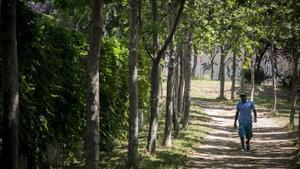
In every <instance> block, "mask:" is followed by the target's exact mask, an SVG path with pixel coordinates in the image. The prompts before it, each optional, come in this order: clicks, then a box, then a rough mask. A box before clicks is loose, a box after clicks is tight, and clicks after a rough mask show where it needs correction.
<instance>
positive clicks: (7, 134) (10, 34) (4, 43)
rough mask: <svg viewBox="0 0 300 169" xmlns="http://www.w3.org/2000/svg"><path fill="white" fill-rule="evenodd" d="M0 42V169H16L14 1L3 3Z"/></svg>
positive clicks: (17, 122)
mask: <svg viewBox="0 0 300 169" xmlns="http://www.w3.org/2000/svg"><path fill="white" fill-rule="evenodd" d="M1 3H2V6H1V13H0V14H1V18H0V24H1V25H0V26H1V27H0V28H1V32H0V36H1V37H0V40H1V43H0V45H1V47H0V49H1V51H0V52H1V53H0V56H1V58H2V59H3V60H2V85H3V86H2V87H3V146H2V148H3V150H2V160H3V161H2V162H1V166H0V167H1V168H3V169H4V168H7V169H17V168H19V164H18V159H19V148H18V145H19V81H18V59H17V39H16V1H15V0H3V1H2V2H1Z"/></svg>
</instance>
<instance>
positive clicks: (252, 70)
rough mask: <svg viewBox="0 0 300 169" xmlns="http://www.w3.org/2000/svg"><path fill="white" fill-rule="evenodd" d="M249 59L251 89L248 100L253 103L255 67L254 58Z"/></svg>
mask: <svg viewBox="0 0 300 169" xmlns="http://www.w3.org/2000/svg"><path fill="white" fill-rule="evenodd" d="M250 57H251V70H250V71H251V87H250V100H251V101H253V100H254V90H255V75H254V72H255V65H254V58H253V56H250Z"/></svg>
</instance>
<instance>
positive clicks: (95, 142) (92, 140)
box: [86, 0, 103, 169]
mask: <svg viewBox="0 0 300 169" xmlns="http://www.w3.org/2000/svg"><path fill="white" fill-rule="evenodd" d="M102 12H103V0H93V1H92V23H91V33H90V42H89V43H90V48H89V55H88V61H87V69H88V84H89V86H88V98H87V99H88V100H87V105H88V110H87V139H86V168H87V169H98V168H99V127H100V125H99V110H100V99H99V62H100V39H101V33H102V27H103V16H102Z"/></svg>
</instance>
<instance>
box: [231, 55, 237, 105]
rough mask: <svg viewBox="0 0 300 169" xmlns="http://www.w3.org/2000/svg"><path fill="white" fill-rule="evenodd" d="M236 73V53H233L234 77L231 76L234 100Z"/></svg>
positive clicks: (232, 98) (232, 97)
mask: <svg viewBox="0 0 300 169" xmlns="http://www.w3.org/2000/svg"><path fill="white" fill-rule="evenodd" d="M235 73H236V53H235V52H234V53H233V58H232V75H231V97H230V99H231V100H232V101H233V100H234V93H235Z"/></svg>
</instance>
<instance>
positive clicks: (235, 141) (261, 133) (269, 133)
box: [186, 103, 296, 169]
mask: <svg viewBox="0 0 300 169" xmlns="http://www.w3.org/2000/svg"><path fill="white" fill-rule="evenodd" d="M210 104H212V103H210ZM215 107H217V106H215ZM204 111H205V112H206V113H207V114H208V115H209V116H210V117H211V118H212V120H211V121H210V122H209V123H206V124H203V125H208V126H209V127H211V128H213V131H211V132H210V133H209V134H208V135H207V136H206V137H205V138H204V139H203V142H202V143H201V145H199V146H198V147H195V148H194V149H193V151H192V152H191V153H190V154H189V160H188V161H187V163H186V168H198V169H203V168H213V169H216V168H222V169H224V168H253V169H260V168H263V169H266V168H272V169H276V168H288V167H289V166H290V165H291V164H292V162H293V158H294V156H295V153H296V147H295V140H296V139H295V137H293V136H292V135H294V134H293V133H290V132H288V131H287V130H286V129H285V128H284V125H285V124H286V123H285V119H278V118H271V117H267V116H266V113H262V112H259V111H258V122H257V123H254V124H253V133H254V138H253V139H252V142H251V152H250V153H245V152H241V146H240V141H239V137H238V134H237V130H235V129H233V127H232V126H233V121H234V114H235V111H234V110H228V109H227V110H224V109H210V108H207V109H204Z"/></svg>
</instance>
